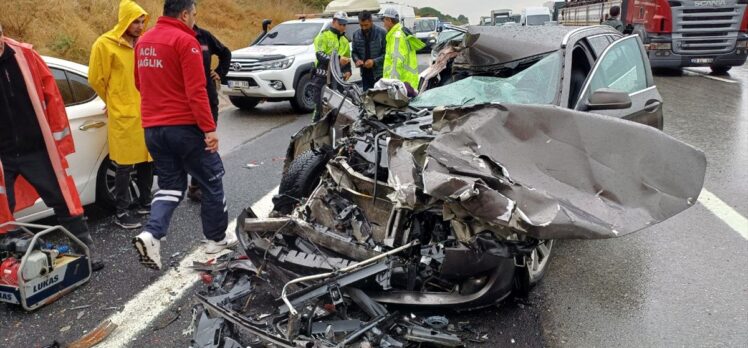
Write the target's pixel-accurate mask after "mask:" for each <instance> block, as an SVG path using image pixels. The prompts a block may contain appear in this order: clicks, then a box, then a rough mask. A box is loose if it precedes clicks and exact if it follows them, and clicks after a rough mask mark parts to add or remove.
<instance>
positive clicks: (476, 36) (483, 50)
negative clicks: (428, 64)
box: [455, 26, 576, 68]
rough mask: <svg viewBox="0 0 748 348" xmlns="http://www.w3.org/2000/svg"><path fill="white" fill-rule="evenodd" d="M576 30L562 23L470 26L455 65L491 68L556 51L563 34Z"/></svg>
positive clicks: (559, 46)
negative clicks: (530, 25) (531, 25)
mask: <svg viewBox="0 0 748 348" xmlns="http://www.w3.org/2000/svg"><path fill="white" fill-rule="evenodd" d="M575 29H576V28H574V27H563V26H553V27H551V26H535V27H521V26H517V27H513V26H510V27H501V28H496V27H488V26H470V27H468V28H467V30H468V31H467V33H466V36H465V39H464V45H465V46H466V47H467V48H466V50H465V53H464V54H463V55H462V56H461V57H459V58H458V59H457V60H456V61H455V64H457V65H468V66H470V67H472V68H480V67H490V66H494V65H498V64H505V63H508V62H514V61H517V60H520V59H525V58H529V57H534V56H539V55H542V54H546V53H549V52H553V51H557V50H559V49H560V48H561V45H560V43H561V42H563V38H564V36H566V34H568V33H569V32H571V31H573V30H575Z"/></svg>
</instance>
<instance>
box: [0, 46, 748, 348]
mask: <svg viewBox="0 0 748 348" xmlns="http://www.w3.org/2000/svg"><path fill="white" fill-rule="evenodd" d="M422 58H425V56H424V57H422ZM694 71H702V70H699V69H695V70H694ZM703 72H705V70H703ZM724 78H726V79H731V80H734V81H737V83H729V82H725V81H719V80H714V79H709V78H707V77H704V76H701V75H699V74H698V73H694V72H690V71H687V72H686V73H685V74H683V75H676V76H658V77H657V78H656V81H657V85H658V88H659V90H660V93H661V94H662V95H663V97H664V99H665V132H667V133H668V134H671V135H673V136H675V137H677V138H679V139H681V140H683V141H685V142H687V143H690V144H692V145H694V146H696V147H699V148H701V149H702V150H704V151H705V152H706V154H707V159H708V161H709V166H708V169H707V179H706V184H705V188H706V189H707V190H709V191H711V192H712V193H714V194H715V195H717V196H718V197H719V198H720V199H722V200H723V201H724V202H725V203H727V204H728V205H730V206H731V207H732V208H733V209H735V210H736V211H738V212H739V213H741V214H742V215H743V216H747V215H748V174H746V171H747V170H748V68H747V67H745V66H744V67H741V68H738V69H733V71H732V72H731V75H730V76H725V77H724ZM220 117H221V118H220V121H219V134H220V136H221V139H222V141H221V142H222V154H223V159H224V165H225V167H226V171H227V174H226V177H225V178H224V185H225V188H226V192H227V200H228V203H229V216H230V217H232V218H233V217H235V216H237V215H238V213H239V211H240V210H241V209H242V208H244V207H246V206H249V205H251V204H252V203H254V202H256V201H257V200H258V199H260V197H262V196H264V195H265V194H266V193H267V192H268V191H270V190H271V189H273V188H274V187H275V186H277V185H278V183H279V181H280V173H281V166H282V160H281V158H282V157H283V156H284V155H285V150H286V146H287V144H288V139H289V137H290V136H291V135H292V134H293V133H294V132H296V131H297V130H298V129H300V128H301V127H302V126H303V125H305V124H307V123H308V122H309V116H308V115H303V116H300V115H296V114H294V113H293V112H292V111H291V108H290V106H288V104H287V103H278V104H263V105H261V106H260V107H259V108H258V109H257V110H255V111H253V112H242V111H238V110H236V109H235V108H233V107H229V108H228V109H226V110H225V111H224V112H222V114H221V116H220ZM248 163H252V164H256V166H253V168H250V169H247V168H246V164H248ZM87 209H89V211H90V213H89V215H91V216H92V218H91V221H90V225H91V227H92V230H93V234H94V238H95V239H96V240H97V242H98V246H99V250H100V253H101V254H102V255H103V256H104V258H105V261H106V262H107V268H106V269H105V270H104V271H102V272H99V273H97V274H95V275H94V277H93V278H92V280H91V282H90V283H89V284H88V285H86V286H84V287H83V288H81V289H79V290H77V291H75V292H74V293H72V294H70V295H68V296H66V297H64V298H62V299H61V300H59V301H57V302H56V303H54V304H51V305H49V306H47V307H44V308H42V309H39V310H37V311H36V312H33V313H25V312H23V311H22V310H20V309H19V308H17V307H13V306H8V305H4V304H0V318H2V319H1V320H0V347H27V346H28V347H40V346H43V345H45V344H49V343H51V342H52V341H53V340H60V341H63V342H69V341H71V340H74V339H76V338H77V337H80V336H81V335H82V334H83V333H84V332H86V331H87V330H91V329H93V328H94V327H96V325H98V323H99V322H100V321H101V320H103V319H105V318H107V317H108V316H109V315H111V314H112V313H113V312H115V311H117V310H119V309H121V306H123V305H124V304H125V303H126V302H127V301H128V300H129V299H130V298H132V297H133V295H134V294H135V293H137V292H138V291H140V290H141V289H143V288H144V287H145V286H147V285H148V284H150V283H152V282H153V281H155V280H156V279H158V277H159V273H156V272H152V271H147V270H144V269H143V268H141V266H140V265H139V264H138V263H137V259H136V257H135V254H134V252H133V251H132V250H131V246H130V242H129V241H130V239H131V238H132V237H133V236H134V235H135V234H136V233H137V232H132V231H130V232H128V231H124V230H122V229H119V228H116V227H114V226H113V225H112V223H111V221H112V220H111V217H109V216H107V215H106V214H104V213H102V212H101V211H98V210H96V209H95V208H93V207H89V208H87ZM198 216H199V205H197V204H193V203H190V202H184V203H183V204H182V205H181V206H180V208H179V209H178V211H177V212H176V214H175V217H174V219H173V224H172V228H171V234H170V235H169V238H168V240H167V241H166V242H165V243H164V244H163V246H164V250H163V251H162V255H164V256H165V258H168V256H170V255H173V254H175V253H180V254H179V255H177V256H176V257H175V258H174V261H178V260H179V259H180V258H181V257H183V256H184V255H185V254H187V253H189V252H190V251H191V250H193V249H194V248H195V247H196V246H197V245H198V244H199V239H201V236H200V228H199V226H200V223H199V217H198ZM554 248H555V250H554V256H553V259H552V261H551V265H550V267H551V268H550V269H549V271H548V273H547V275H546V278H545V279H544V280H543V282H541V284H540V285H539V286H538V287H537V288H536V289H535V291H534V292H533V293H532V294H531V296H530V298H529V300H528V301H515V300H510V301H507V302H505V303H503V304H502V305H500V306H499V307H498V308H492V309H486V310H481V311H478V312H473V313H467V314H460V315H455V314H447V315H448V317H449V318H450V320H452V322H457V321H470V322H471V324H472V325H473V326H474V327H475V328H476V329H478V330H479V331H483V332H486V333H487V334H488V337H489V339H490V343H486V344H482V345H477V344H475V346H478V347H495V346H519V347H541V346H549V347H598V346H624V347H639V346H646V347H651V346H656V347H676V346H677V347H681V346H686V347H691V346H699V347H725V346H731V347H732V346H743V347H745V346H746V342H748V271H747V270H746V265H748V241H746V240H745V239H744V238H742V237H741V236H740V235H738V234H737V233H736V232H735V231H733V230H731V229H730V228H729V227H728V226H727V224H725V223H724V222H723V221H721V220H720V219H719V218H717V217H716V216H715V215H713V214H712V213H711V212H709V211H708V210H707V209H705V208H704V207H703V206H702V205H701V204H697V205H695V206H694V207H692V208H691V209H689V210H687V211H686V212H684V213H682V214H680V215H678V216H676V217H674V218H672V219H670V220H668V221H666V222H663V223H661V224H659V225H656V226H654V227H652V228H650V229H648V230H645V231H642V232H639V233H636V234H634V235H631V236H627V237H623V238H618V239H611V240H603V241H564V242H559V243H556V244H555V246H554ZM199 288H201V285H196V286H195V289H194V290H189V291H187V294H188V296H185V297H182V298H177V299H175V300H174V301H173V303H172V305H171V306H170V308H169V309H168V310H167V311H166V312H165V313H164V314H163V315H161V317H159V318H158V319H157V320H155V321H154V323H153V324H152V325H151V326H150V327H149V328H147V329H146V330H144V331H143V332H141V333H140V334H138V335H136V338H135V340H134V341H132V343H131V346H133V347H184V346H187V345H188V344H189V337H188V336H186V335H184V334H183V331H184V330H185V329H186V328H187V326H188V323H189V317H190V312H189V311H190V307H191V306H192V304H193V303H194V300H193V299H192V298H191V296H189V294H192V293H194V291H196V290H199ZM164 296H170V295H169V294H168V293H166V294H164ZM82 305H90V307H88V308H85V309H79V310H72V308H74V307H77V306H82ZM175 318H176V319H175ZM132 320H139V318H132ZM102 346H105V345H102Z"/></svg>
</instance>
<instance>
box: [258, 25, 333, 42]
mask: <svg viewBox="0 0 748 348" xmlns="http://www.w3.org/2000/svg"><path fill="white" fill-rule="evenodd" d="M320 30H322V23H289V24H281V25H278V26H277V27H275V28H273V30H271V31H270V32H269V33H268V34H267V35H265V37H264V38H262V40H260V42H259V43H257V44H258V45H260V46H306V45H311V44H312V43H313V42H314V38H315V37H316V36H317V34H319V31H320Z"/></svg>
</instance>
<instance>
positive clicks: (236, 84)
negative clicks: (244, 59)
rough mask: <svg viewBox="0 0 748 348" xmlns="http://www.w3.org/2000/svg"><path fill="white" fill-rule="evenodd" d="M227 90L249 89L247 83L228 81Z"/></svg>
mask: <svg viewBox="0 0 748 348" xmlns="http://www.w3.org/2000/svg"><path fill="white" fill-rule="evenodd" d="M229 88H233V89H240V88H249V81H229Z"/></svg>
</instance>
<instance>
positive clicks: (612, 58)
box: [588, 38, 647, 94]
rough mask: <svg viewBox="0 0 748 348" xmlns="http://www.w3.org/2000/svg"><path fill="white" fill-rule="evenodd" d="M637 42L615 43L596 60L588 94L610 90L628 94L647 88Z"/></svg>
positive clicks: (627, 40)
mask: <svg viewBox="0 0 748 348" xmlns="http://www.w3.org/2000/svg"><path fill="white" fill-rule="evenodd" d="M644 67H645V65H644V60H643V58H642V54H641V50H640V47H639V43H638V41H636V40H635V39H633V38H627V39H624V40H621V41H619V42H616V43H614V44H613V46H611V47H610V49H609V50H608V51H607V52H606V53H605V54H604V56H603V57H602V58H600V59H599V60H598V65H597V68H595V69H594V70H593V72H592V76H591V78H590V83H589V88H588V92H594V91H596V90H598V89H600V88H611V89H615V90H618V91H622V92H627V93H629V94H631V93H635V92H638V91H641V90H643V89H646V88H647V74H646V71H645V70H644Z"/></svg>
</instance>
